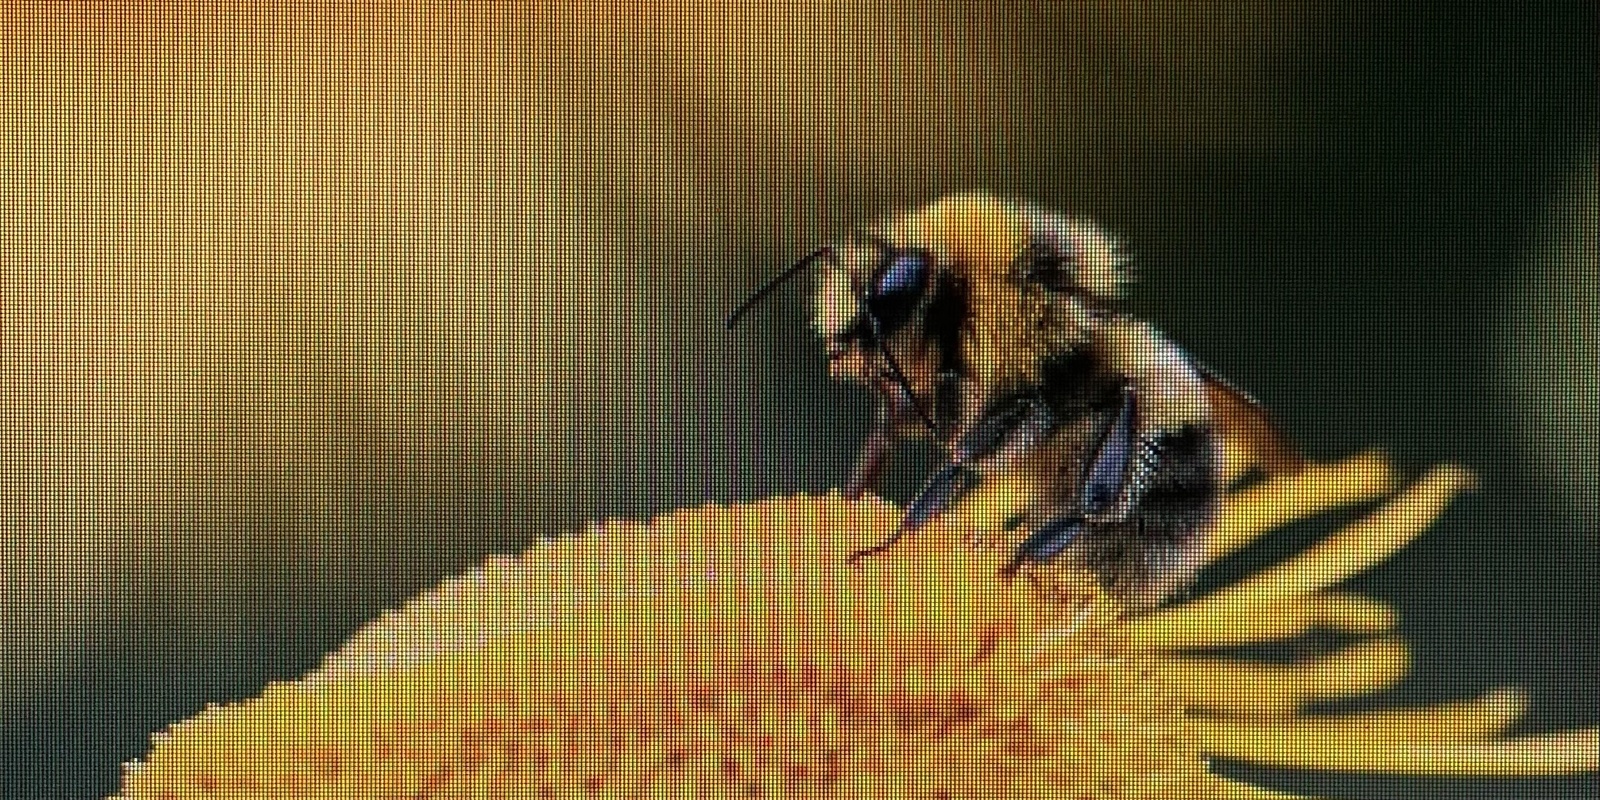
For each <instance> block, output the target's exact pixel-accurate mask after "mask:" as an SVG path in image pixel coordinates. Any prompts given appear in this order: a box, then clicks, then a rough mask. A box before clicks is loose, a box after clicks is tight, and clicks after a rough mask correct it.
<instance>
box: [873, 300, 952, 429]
mask: <svg viewBox="0 0 1600 800" xmlns="http://www.w3.org/2000/svg"><path fill="white" fill-rule="evenodd" d="M861 307H862V308H866V304H865V303H862V305H861ZM867 320H868V321H869V322H870V323H871V325H872V338H873V340H874V341H876V342H877V343H878V350H879V351H881V352H882V353H883V360H884V361H885V362H887V363H888V364H889V374H890V375H892V376H894V380H895V382H896V383H898V384H900V388H901V389H903V390H905V393H906V397H907V398H910V400H911V407H912V408H914V409H916V411H917V416H919V417H921V418H922V424H924V425H927V426H928V430H930V431H937V430H938V426H936V425H934V424H933V417H931V416H929V415H928V410H927V409H925V408H923V407H922V401H920V400H918V399H917V393H916V392H913V391H911V381H908V380H906V374H905V373H904V372H902V371H901V370H900V362H898V361H896V360H895V358H894V353H891V352H889V342H888V340H887V339H885V338H884V337H883V329H882V328H881V327H880V326H879V324H878V318H877V317H876V316H873V315H872V314H871V313H868V314H867Z"/></svg>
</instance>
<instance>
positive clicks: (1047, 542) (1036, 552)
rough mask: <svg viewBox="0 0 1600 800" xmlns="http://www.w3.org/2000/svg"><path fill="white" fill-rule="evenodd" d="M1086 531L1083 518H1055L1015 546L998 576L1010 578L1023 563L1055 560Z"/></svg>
mask: <svg viewBox="0 0 1600 800" xmlns="http://www.w3.org/2000/svg"><path fill="white" fill-rule="evenodd" d="M1087 529H1088V523H1087V522H1086V521H1085V520H1084V519H1083V517H1076V516H1073V517H1057V518H1056V519H1053V520H1050V521H1048V522H1046V523H1045V524H1043V525H1040V526H1039V528H1038V530H1035V531H1034V532H1033V533H1032V534H1030V535H1029V536H1028V538H1027V540H1026V541H1024V542H1023V543H1022V544H1020V545H1018V546H1017V551H1016V553H1014V554H1013V555H1012V556H1011V561H1010V562H1009V563H1007V564H1006V565H1005V567H1004V568H1002V569H1001V570H1000V575H1001V576H1002V577H1005V578H1010V577H1011V576H1013V575H1015V574H1016V571H1017V568H1018V567H1021V566H1022V564H1023V562H1025V561H1049V560H1050V559H1052V558H1055V557H1056V556H1057V555H1060V554H1061V551H1063V550H1065V549H1067V546H1068V545H1070V544H1072V543H1073V541H1075V540H1076V539H1077V538H1078V536H1079V535H1081V534H1082V533H1083V532H1084V531H1085V530H1087Z"/></svg>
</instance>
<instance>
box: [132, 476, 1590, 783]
mask: <svg viewBox="0 0 1600 800" xmlns="http://www.w3.org/2000/svg"><path fill="white" fill-rule="evenodd" d="M1470 483H1471V477H1470V475H1469V474H1467V473H1466V472H1465V471H1464V470H1461V469H1458V468H1453V467H1442V468H1438V469H1435V470H1433V471H1431V472H1429V473H1427V474H1426V475H1424V476H1422V477H1421V478H1420V479H1419V480H1417V481H1415V482H1413V483H1411V484H1410V485H1409V486H1407V487H1405V488H1403V489H1401V490H1400V491H1399V492H1398V493H1395V494H1393V496H1392V497H1389V498H1388V499H1387V500H1386V501H1385V502H1384V503H1383V504H1382V505H1381V506H1380V507H1379V508H1378V509H1377V510H1376V511H1374V512H1373V513H1372V514H1370V515H1369V516H1367V517H1366V518H1364V519H1362V520H1360V521H1358V522H1356V523H1354V524H1351V525H1348V526H1346V527H1345V528H1343V529H1342V530H1340V531H1338V532H1337V533H1336V534H1335V535H1333V536H1331V537H1329V538H1327V539H1326V540H1324V541H1323V542H1322V543H1320V544H1318V545H1316V546H1314V547H1312V548H1311V549H1310V550H1309V551H1307V552H1305V553H1303V554H1301V555H1299V556H1298V557H1296V558H1294V559H1292V560H1290V561H1288V562H1286V563H1283V564H1280V565H1278V566H1275V567H1272V568H1270V569H1267V570H1265V571H1263V572H1260V573H1258V574H1256V575H1254V576H1253V577H1250V578H1247V579H1245V580H1243V581H1241V582H1239V583H1237V584H1234V585H1232V586H1228V587H1226V588H1223V589H1221V590H1219V591H1216V592H1213V593H1211V594H1209V595H1206V596H1204V597H1200V598H1198V599H1195V600H1191V601H1189V602H1185V603H1182V604H1179V605H1175V606H1172V607H1170V608H1167V609H1163V610H1160V611H1156V612H1154V613H1150V614H1145V615H1142V616H1132V617H1130V616H1128V615H1125V614H1123V613H1121V610H1120V609H1119V608H1118V607H1117V606H1116V604H1115V602H1114V601H1113V600H1111V599H1109V598H1108V597H1107V596H1105V595H1104V594H1102V593H1101V592H1100V591H1099V589H1098V587H1097V586H1096V585H1095V584H1094V582H1093V581H1092V580H1090V579H1088V578H1087V577H1085V576H1081V575H1076V574H1074V573H1071V572H1069V571H1067V570H1065V569H1053V568H1040V569H1037V570H1034V571H1032V572H1028V573H1026V574H1024V575H1022V576H1019V577H1018V578H1016V579H1015V580H1012V581H1010V582H1007V581H1003V580H1001V579H999V578H998V577H997V571H998V569H999V567H1000V566H1002V564H1003V563H1004V561H1005V557H1006V555H1007V552H1006V551H1005V548H1002V547H993V548H985V547H973V546H971V545H970V544H968V543H970V542H971V541H973V540H974V538H976V539H979V540H981V539H982V538H983V536H981V535H980V536H977V537H973V536H968V535H963V531H965V532H968V533H971V532H974V531H977V532H982V531H992V530H994V529H995V527H996V520H997V519H998V518H1000V517H1002V516H1003V514H1004V513H1005V509H1006V508H1007V507H1008V504H1009V503H1010V501H1009V499H1008V498H1007V495H1006V491H1007V490H1006V489H1005V487H1004V486H1003V485H998V484H997V485H996V486H995V487H993V488H991V489H988V490H986V494H985V495H983V496H980V497H978V498H977V499H975V500H974V501H973V502H971V503H968V504H966V505H965V506H964V507H963V508H961V509H959V510H958V511H956V512H953V513H951V514H950V515H947V516H948V519H946V520H944V521H942V522H940V523H937V524H934V525H931V526H929V527H928V528H926V529H924V530H923V531H921V532H919V533H918V534H916V535H915V536H913V537H908V538H907V539H906V540H904V541H903V542H901V543H900V544H899V545H897V546H896V547H895V548H894V549H893V550H892V551H890V552H889V553H888V554H886V555H884V556H882V557H878V558H874V559H868V560H866V561H864V562H863V563H861V564H858V565H853V566H852V565H847V564H846V563H845V562H844V555H845V554H846V553H849V552H851V551H853V550H855V549H857V548H859V547H861V546H863V545H864V544H868V543H871V542H874V541H876V540H878V539H879V538H880V537H881V536H882V535H883V534H884V533H885V532H886V531H887V530H888V529H889V528H890V527H891V526H893V525H894V524H895V521H896V519H897V517H898V510H897V509H895V508H894V507H892V506H890V505H888V504H886V503H884V502H882V501H877V500H863V501H858V502H847V501H844V500H841V499H839V498H838V497H836V496H828V497H821V498H812V497H802V498H792V499H775V500H768V501H764V502H760V503H755V504H750V505H743V506H735V507H731V508H720V507H713V508H704V509H698V510H692V511H681V512H678V513H674V514H671V515H668V516H665V517H662V518H660V519H656V520H654V521H652V522H649V523H644V524H639V523H629V522H609V523H606V524H604V525H600V526H598V527H596V528H594V529H593V530H591V531H589V532H588V533H587V534H586V535H584V536H580V537H574V538H568V539H562V540H557V541H552V542H548V543H544V544H540V545H538V546H535V547H533V548H532V549H531V550H529V551H528V552H526V553H524V554H523V555H522V556H521V557H519V558H510V559H504V560H497V561H492V562H490V563H488V564H486V565H484V566H483V567H482V568H480V569H478V570H477V571H475V572H472V573H470V574H468V575H465V576H463V577H460V578H457V579H455V580H452V581H450V582H448V583H446V584H444V585H443V586H441V587H439V588H438V589H437V590H435V591H433V592H431V593H429V594H427V595H425V596H423V597H420V598H418V599H416V600H414V601H412V602H411V603H409V604H407V605H406V606H405V607H404V608H402V609H400V610H398V611H396V612H393V613H392V614H389V615H386V616H385V617H384V618H382V619H380V620H378V621H376V622H374V623H372V624H371V625H369V626H368V627H367V628H366V629H364V630H362V631H361V632H359V633H358V634H357V635H356V636H355V637H354V638H353V639H352V640H351V641H350V642H349V643H348V644H347V645H346V646H345V647H344V648H343V649H341V650H340V651H339V652H337V653H335V654H333V655H332V656H330V657H329V658H328V659H327V661H326V662H325V663H324V665H323V666H322V667H321V668H320V669H319V670H318V671H316V672H315V673H313V674H311V675H309V676H307V677H306V678H304V679H302V680H300V681H298V682H294V683H285V684H277V685H273V686H271V687H269V688H268V689H267V690H266V691H265V692H264V693H263V694H262V696H260V697H258V698H256V699H254V700H250V701H248V702H244V703H241V704H238V705H233V706H226V707H216V708H212V709H209V710H207V711H205V712H204V713H202V714H200V715H199V716H197V717H195V718H194V719H191V720H188V721H186V722H183V723H180V724H178V725H176V726H174V727H173V728H172V729H171V730H170V731H169V732H167V733H165V734H161V735H159V736H157V738H156V741H155V743H154V746H153V747H152V749H151V751H150V753H149V755H148V756H147V757H146V759H145V760H144V762H143V763H139V764H133V765H130V766H129V767H128V769H127V773H126V775H125V782H124V786H123V796H125V797H129V798H188V797H290V796H294V797H362V798H366V797H430V798H432V797H439V798H442V797H542V796H553V797H568V796H600V797H624V796H626V797H638V796H645V797H649V796H670V797H714V796H740V797H749V796H791V797H810V796H822V795H827V796H833V797H864V796H865V797H874V796H882V797H1035V796H1038V797H1046V796H1048V797H1081V798H1105V797H1207V798H1210V797H1221V798H1227V797H1238V798H1265V797H1282V796H1283V795H1281V794H1277V793H1274V792H1272V791H1269V790H1266V789H1262V788H1258V787H1254V786H1250V785H1247V784H1242V783H1237V782H1234V781H1231V780H1228V779H1225V778H1222V777H1219V776H1217V775H1214V774H1212V773H1211V772H1210V770H1209V764H1208V758H1210V757H1213V756H1215V757H1226V758H1229V759H1237V760H1242V761H1246V762H1254V763H1260V764H1272V765H1285V766H1293V767H1302V768H1310V769H1326V770H1341V771H1364V772H1383V773H1400V774H1412V775H1418V774H1428V775H1485V774H1489V775H1545V774H1554V773H1572V772H1582V771H1592V770H1594V769H1596V767H1597V765H1596V761H1597V758H1600V756H1597V753H1600V731H1597V730H1595V729H1588V730H1582V731H1571V732H1563V733H1555V734H1546V735H1537V736H1527V737H1521V738H1512V739H1504V738H1498V734H1499V733H1500V732H1501V731H1502V730H1503V729H1504V728H1505V727H1506V726H1507V725H1508V724H1510V723H1511V722H1512V721H1513V720H1514V719H1515V718H1516V717H1517V716H1519V715H1520V713H1521V711H1522V706H1523V701H1522V699H1521V696H1520V695H1518V694H1516V693H1512V692H1504V691H1502V692H1494V693H1490V694H1489V695H1487V696H1484V697H1480V698H1477V699H1473V700H1466V701H1462V702H1459V703H1453V704H1446V705H1442V706H1433V707H1427V708H1416V709H1406V710H1398V711H1396V710H1385V711H1375V712H1363V713H1351V714H1344V715H1340V716H1331V717H1330V716H1307V715H1305V714H1303V713H1302V709H1303V708H1304V707H1305V706H1306V705H1307V704H1308V703H1313V702H1319V701H1325V700H1329V699H1336V698H1344V697H1349V696H1354V695H1361V694H1366V693H1370V692H1374V691H1377V690H1381V689H1383V688H1385V687H1387V686H1390V685H1391V684H1393V683H1394V682H1395V681H1396V680H1397V679H1398V678H1400V677H1401V676H1402V675H1403V673H1404V672H1405V670H1406V669H1407V654H1406V648H1405V646H1404V644H1403V643H1402V642H1401V641H1400V640H1399V639H1397V638H1396V637H1395V636H1394V635H1393V634H1392V632H1391V631H1392V628H1393V625H1394V621H1395V620H1394V613H1393V611H1392V610H1391V609H1389V608H1388V607H1386V606H1385V605H1383V604H1382V603H1379V602H1376V601H1374V600H1371V599H1367V598H1363V597H1360V596H1357V595H1354V594H1350V593H1348V592H1344V591H1340V590H1338V589H1337V588H1335V587H1336V584H1338V583H1339V582H1340V581H1342V580H1343V579H1344V578H1346V577H1348V576H1350V575H1352V574H1354V573H1356V572H1358V571H1360V570H1362V569H1365V568H1367V567H1369V566H1371V565H1373V564H1375V563H1377V562H1379V561H1381V560H1383V559H1384V558H1386V557H1388V556H1389V555H1390V554H1391V553H1393V552H1394V551H1396V550H1397V549H1399V548H1400V547H1403V546H1404V545H1405V544H1406V543H1407V542H1408V541H1410V540H1411V539H1412V538H1414V537H1415V536H1417V535H1418V534H1419V533H1421V532H1422V531H1423V530H1424V529H1425V528H1426V527H1427V526H1428V525H1430V524H1431V523H1432V521H1433V520H1434V518H1435V517H1436V516H1437V515H1438V514H1439V512H1440V511H1441V509H1443V508H1444V506H1445V505H1446V504H1447V503H1448V502H1449V501H1450V500H1451V498H1452V497H1454V496H1455V495H1456V494H1458V493H1459V492H1461V491H1463V490H1464V489H1466V488H1467V487H1468V486H1469V485H1470ZM1393 484H1394V475H1393V473H1392V471H1391V470H1390V468H1389V467H1388V465H1387V463H1386V462H1385V461H1384V460H1383V459H1382V458H1380V457H1377V456H1362V457H1357V458H1353V459H1350V460H1347V461H1344V462H1341V463H1338V464H1332V465H1326V466H1317V467H1312V468H1310V469H1308V470H1307V471H1305V472H1304V473H1302V474H1300V475H1298V476H1295V477H1292V478H1284V479H1278V480H1274V481H1271V482H1267V483H1264V484H1260V485H1258V486H1256V487H1254V488H1251V489H1247V490H1245V491H1243V492H1240V493H1238V494H1235V495H1233V496H1232V497H1230V499H1229V501H1228V502H1227V503H1226V504H1225V508H1224V511H1223V513H1222V515H1221V517H1220V518H1219V519H1218V521H1217V523H1216V525H1215V526H1214V529H1213V532H1212V535H1211V539H1210V543H1211V556H1212V557H1213V558H1215V557H1218V556H1220V555H1222V554H1225V553H1227V552H1229V551H1231V550H1234V549H1236V548H1238V547H1240V546H1242V545H1244V544H1246V543H1248V542H1250V541H1251V540H1253V539H1255V538H1256V537H1258V536H1260V535H1261V534H1263V533H1265V532H1267V531H1270V530H1273V529H1275V528H1278V527H1280V526H1282V525H1283V524H1285V523H1288V522H1291V521H1294V520H1298V519H1303V518H1305V517H1307V516H1310V515H1314V514H1318V513H1321V512H1324V511H1327V510H1330V509H1334V508H1336V507H1340V506H1344V505H1349V504H1354V503H1361V502H1367V501H1371V500H1373V499H1377V498H1380V497H1383V496H1385V495H1388V494H1389V493H1390V492H1391V491H1393ZM1312 628H1320V629H1335V630H1339V631H1344V632H1347V633H1351V634H1358V635H1360V636H1362V637H1364V638H1360V639H1358V641H1357V643H1356V644H1354V645H1352V646H1350V647H1348V648H1347V649H1344V650H1342V651H1339V652H1335V653H1333V654H1331V655H1326V656H1322V657H1319V658H1315V659H1311V660H1307V661H1303V662H1300V663H1292V664H1287V665H1277V664H1274V665H1267V664H1261V663H1252V662H1247V661H1242V660H1235V659H1229V658H1223V657H1218V656H1201V655H1194V654H1192V653H1193V651H1194V650H1195V649H1196V648H1206V647H1217V646H1226V645H1237V644H1246V643H1251V642H1260V641H1270V640H1276V639H1282V638H1285V637H1289V636H1294V635H1296V634H1299V633H1303V632H1305V631H1308V630H1310V629H1312Z"/></svg>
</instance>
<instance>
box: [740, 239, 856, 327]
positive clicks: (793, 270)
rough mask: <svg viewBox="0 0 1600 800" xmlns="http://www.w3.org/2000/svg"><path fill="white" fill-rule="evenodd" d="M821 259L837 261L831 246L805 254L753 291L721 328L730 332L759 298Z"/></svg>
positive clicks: (759, 300)
mask: <svg viewBox="0 0 1600 800" xmlns="http://www.w3.org/2000/svg"><path fill="white" fill-rule="evenodd" d="M822 258H826V259H828V260H829V261H837V260H838V254H837V253H835V252H834V250H833V247H832V246H831V245H823V246H822V247H819V248H817V249H815V250H812V251H811V252H810V253H807V254H806V255H805V257H803V258H801V259H800V260H799V261H796V262H794V263H793V264H791V265H789V267H788V268H787V269H785V270H784V271H782V272H780V273H778V274H777V276H775V277H773V278H772V280H769V281H767V282H766V284H765V285H763V286H762V287H761V288H760V289H757V290H755V291H754V292H752V293H751V294H750V296H749V297H747V298H745V301H744V302H743V303H740V304H739V307H738V308H736V309H734V310H733V313H732V314H729V315H728V318H727V319H726V320H724V321H723V323H722V325H723V327H725V328H727V329H729V330H732V329H733V326H734V325H736V324H738V322H739V318H740V317H743V316H744V315H745V312H747V311H749V310H750V309H751V308H754V307H755V304H756V303H759V302H761V298H763V297H766V296H767V295H769V294H772V291H773V290H774V289H777V288H778V287H779V286H782V285H783V284H784V282H786V281H788V280H789V279H790V278H793V277H794V276H795V275H796V274H798V273H799V272H800V271H801V270H803V269H805V268H806V267H809V266H811V264H812V263H813V262H815V261H817V260H818V259H822Z"/></svg>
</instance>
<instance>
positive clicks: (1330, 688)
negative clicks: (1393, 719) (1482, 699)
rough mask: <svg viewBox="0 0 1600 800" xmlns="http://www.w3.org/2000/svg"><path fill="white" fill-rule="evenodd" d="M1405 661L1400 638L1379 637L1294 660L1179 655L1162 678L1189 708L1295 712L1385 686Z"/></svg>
mask: <svg viewBox="0 0 1600 800" xmlns="http://www.w3.org/2000/svg"><path fill="white" fill-rule="evenodd" d="M1409 666H1410V658H1409V653H1408V651H1407V648H1406V645H1405V642H1404V641H1402V640H1400V639H1399V638H1397V637H1381V638H1378V639H1374V640H1372V641H1370V642H1362V643H1360V644H1357V645H1353V646H1351V647H1347V648H1345V649H1343V650H1340V651H1338V652H1336V653H1332V654H1330V655H1326V656H1323V657H1321V658H1316V659H1312V660H1309V661H1305V662H1301V663H1295V664H1284V665H1277V664H1271V665H1269V664H1260V663H1253V662H1244V661H1239V660H1237V659H1229V658H1206V657H1200V656H1178V657H1175V658H1173V659H1172V660H1171V661H1169V662H1168V663H1167V665H1166V666H1164V667H1163V669H1164V670H1165V671H1166V672H1167V675H1166V678H1167V681H1168V682H1169V683H1170V684H1171V685H1172V686H1173V687H1174V688H1175V691H1177V692H1178V694H1179V695H1180V696H1182V697H1183V698H1184V702H1185V705H1187V706H1188V707H1189V708H1191V709H1194V710H1197V711H1205V712H1219V713H1222V714H1228V715H1236V716H1243V717H1274V716H1281V715H1284V714H1290V713H1293V712H1295V711H1298V710H1299V709H1300V708H1301V707H1302V706H1304V705H1305V704H1307V703H1312V702H1316V701H1319V700H1329V699H1334V698H1340V697H1350V696H1354V695H1362V694H1367V693H1370V692H1375V691H1378V690H1379V689H1385V688H1388V687H1389V686H1392V685H1393V684H1394V683H1395V682H1396V681H1398V680H1399V679H1400V678H1401V677H1403V676H1404V675H1405V673H1406V670H1407V669H1408V667H1409Z"/></svg>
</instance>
